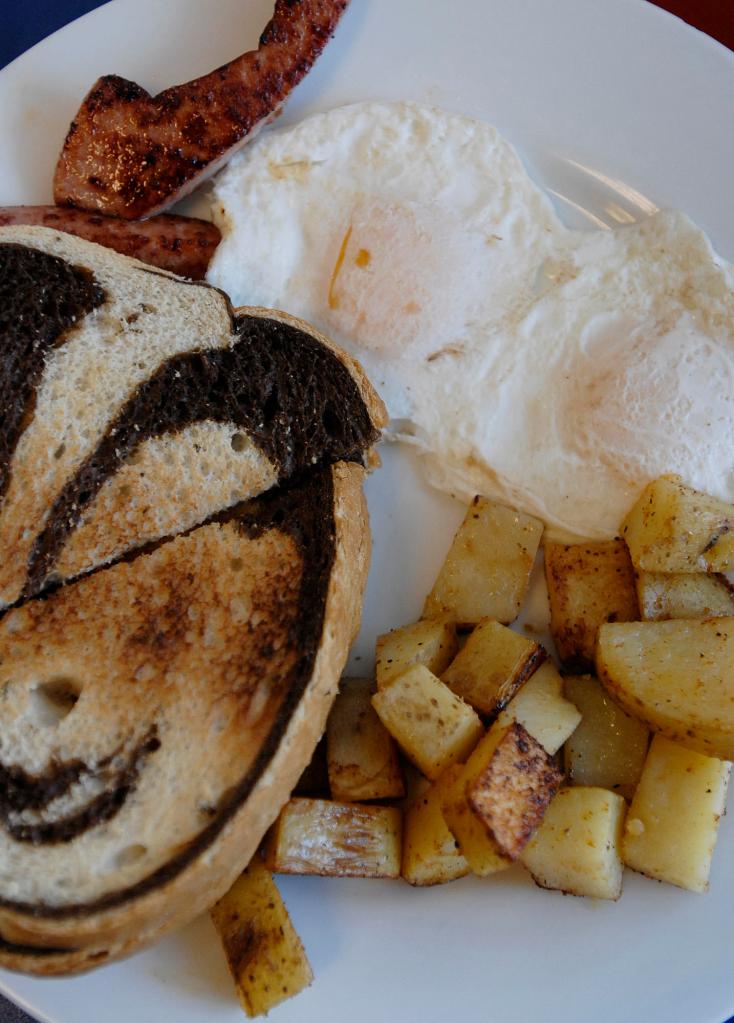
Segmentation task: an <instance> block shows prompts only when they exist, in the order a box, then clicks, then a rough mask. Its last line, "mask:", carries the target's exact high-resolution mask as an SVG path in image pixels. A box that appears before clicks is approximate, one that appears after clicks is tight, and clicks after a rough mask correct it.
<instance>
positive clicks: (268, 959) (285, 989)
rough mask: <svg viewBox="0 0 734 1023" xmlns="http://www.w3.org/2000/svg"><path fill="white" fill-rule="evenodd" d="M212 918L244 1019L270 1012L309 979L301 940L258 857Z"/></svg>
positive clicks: (220, 901)
mask: <svg viewBox="0 0 734 1023" xmlns="http://www.w3.org/2000/svg"><path fill="white" fill-rule="evenodd" d="M211 916H212V920H213V922H214V926H215V927H216V929H217V931H218V933H219V937H220V938H221V939H222V945H223V946H224V952H225V955H226V956H227V962H228V964H229V968H230V970H231V972H232V977H233V978H234V983H235V988H236V990H237V997H238V998H239V1000H240V1003H241V1005H242V1008H243V1009H244V1010H245V1013H246V1014H247V1015H248V1016H260V1015H263V1014H265V1013H267V1012H269V1010H270V1009H272V1008H274V1007H275V1006H276V1005H279V1004H280V1002H283V1001H285V999H286V998H291V997H292V996H293V995H297V994H298V992H299V991H302V990H303V989H304V988H305V987H308V985H309V984H310V983H311V981H312V980H313V973H312V972H311V967H310V965H309V962H308V959H307V958H306V953H305V951H304V949H303V945H302V943H301V939H300V938H299V937H298V935H297V934H296V930H295V928H294V926H293V924H292V923H291V918H290V917H289V916H288V911H287V909H286V908H285V906H284V905H283V900H282V899H281V897H280V892H279V891H278V889H277V887H276V885H275V882H274V881H273V878H272V877H271V875H270V871H269V870H268V869H267V867H266V866H265V864H264V863H263V862H262V860H261V859H260V857H259V856H256V857H255V858H254V859H253V860H252V862H251V863H250V865H249V867H248V868H247V869H246V870H245V872H244V874H242V875H241V876H240V877H239V878H238V879H237V880H236V881H235V883H234V884H233V885H232V887H231V888H230V890H229V891H228V892H227V894H226V895H224V896H223V897H222V898H221V899H220V900H219V902H217V903H216V905H215V906H214V907H213V908H212V911H211Z"/></svg>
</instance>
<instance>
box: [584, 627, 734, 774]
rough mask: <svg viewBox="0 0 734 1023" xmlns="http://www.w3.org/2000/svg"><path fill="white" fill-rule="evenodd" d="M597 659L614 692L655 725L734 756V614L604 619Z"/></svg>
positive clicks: (705, 749)
mask: <svg viewBox="0 0 734 1023" xmlns="http://www.w3.org/2000/svg"><path fill="white" fill-rule="evenodd" d="M596 663H597V672H598V675H599V678H600V679H601V681H602V682H603V684H604V686H605V687H606V689H607V690H608V692H609V693H610V694H611V696H612V698H613V699H614V700H616V701H617V703H619V704H620V705H621V706H622V707H624V709H625V710H626V711H628V712H629V713H630V714H632V715H634V716H635V717H638V718H640V719H641V720H642V721H644V722H645V723H646V724H647V725H648V727H649V728H651V729H652V730H653V731H656V732H662V733H663V734H664V735H666V736H667V737H668V738H669V739H672V740H673V742H680V744H681V745H682V746H687V747H688V748H689V749H695V750H698V752H699V753H706V754H707V755H709V756H713V757H720V758H721V759H722V760H732V759H734V618H731V617H727V618H707V619H702V620H701V621H684V620H675V621H668V622H624V623H619V624H612V625H602V627H601V629H600V630H599V645H598V647H597V660H596Z"/></svg>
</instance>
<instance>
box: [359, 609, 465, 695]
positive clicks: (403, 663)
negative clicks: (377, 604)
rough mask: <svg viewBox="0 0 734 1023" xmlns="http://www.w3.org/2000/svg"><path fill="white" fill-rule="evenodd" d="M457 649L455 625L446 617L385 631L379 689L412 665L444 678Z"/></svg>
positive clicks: (380, 651)
mask: <svg viewBox="0 0 734 1023" xmlns="http://www.w3.org/2000/svg"><path fill="white" fill-rule="evenodd" d="M458 648H459V647H458V640H457V638H456V626H455V625H454V623H453V622H451V621H449V620H448V619H447V618H426V619H424V620H422V621H420V622H414V623H413V624H412V625H404V626H403V627H402V629H393V630H392V631H391V632H386V633H385V634H384V635H382V636H378V638H377V650H376V662H375V675H376V677H377V686H378V688H381V687H382V686H385V685H387V683H388V682H390V681H391V680H392V679H394V678H396V677H397V676H398V675H399V674H400V673H401V672H402V671H404V670H405V669H406V668H409V667H410V666H411V665H412V664H424V665H425V666H426V668H428V670H429V671H431V672H433V674H434V675H441V673H442V672H443V671H444V670H445V669H446V668H447V667H448V665H449V664H451V662H452V660H453V659H454V657H455V656H456V651H457V650H458Z"/></svg>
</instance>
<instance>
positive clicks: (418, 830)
mask: <svg viewBox="0 0 734 1023" xmlns="http://www.w3.org/2000/svg"><path fill="white" fill-rule="evenodd" d="M461 769H462V766H461V764H452V765H451V767H448V768H447V769H446V770H445V771H444V773H443V774H442V775H441V777H440V778H438V779H437V781H435V782H434V783H433V784H432V785H431V787H430V788H429V789H428V791H426V792H424V793H423V794H422V795H420V796H418V797H417V798H416V799H415V800H414V801H413V803H412V804H411V805H410V806H409V807H408V808H407V810H406V811H405V815H404V817H403V865H402V875H403V877H404V878H405V880H406V881H408V883H409V884H412V885H433V884H445V883H446V882H447V881H454V880H456V878H458V877H464V875H465V874H468V873H469V864H468V863H467V862H466V860H465V859H464V857H463V856H462V855H461V853H460V852H459V849H458V847H457V845H456V839H455V838H454V836H453V835H452V834H451V832H450V831H449V829H448V827H447V826H446V821H445V820H444V816H443V813H442V809H441V808H442V806H443V802H444V799H445V798H446V793H447V792H448V790H449V789H450V787H451V786H452V785H453V784H454V782H455V781H456V777H457V774H459V773H460V772H461Z"/></svg>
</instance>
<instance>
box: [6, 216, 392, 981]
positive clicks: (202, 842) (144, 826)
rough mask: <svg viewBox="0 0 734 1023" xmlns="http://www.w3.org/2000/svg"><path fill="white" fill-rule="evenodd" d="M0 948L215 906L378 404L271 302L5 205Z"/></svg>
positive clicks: (343, 563) (324, 635)
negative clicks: (262, 303)
mask: <svg viewBox="0 0 734 1023" xmlns="http://www.w3.org/2000/svg"><path fill="white" fill-rule="evenodd" d="M0 331H2V335H3V337H2V346H3V347H2V353H1V357H0V407H1V409H2V420H1V426H0V601H1V603H2V608H4V611H2V612H0V613H1V615H2V616H1V617H0V964H1V965H5V966H9V967H11V968H15V969H23V970H29V971H32V972H38V973H62V972H70V971H74V970H80V969H86V968H89V967H90V966H93V965H96V964H98V963H101V962H104V961H107V960H109V959H110V958H114V957H119V956H121V955H125V954H127V953H129V952H130V951H132V950H134V949H136V948H138V947H140V946H142V945H145V944H147V943H149V942H150V941H152V940H154V939H155V938H156V937H158V936H159V935H161V934H163V933H166V932H167V931H169V930H171V929H172V928H174V927H176V926H180V925H181V924H183V923H185V922H187V921H188V920H189V919H191V918H192V917H193V916H195V915H196V914H197V913H199V912H200V911H202V910H204V909H206V908H207V907H208V906H209V905H211V904H212V903H213V902H214V901H216V899H217V898H219V897H220V896H221V895H222V894H223V892H224V891H225V890H226V889H227V888H228V887H229V885H230V884H231V883H232V881H233V880H234V878H235V877H236V876H237V874H238V872H239V871H240V870H241V869H242V868H243V867H244V865H245V864H246V863H247V861H248V860H249V858H250V857H251V855H252V853H253V852H254V850H255V848H256V847H257V844H258V842H259V840H260V838H261V837H262V835H263V833H264V831H265V830H266V828H267V827H268V825H269V824H270V823H271V821H272V820H273V819H274V818H275V816H276V815H277V812H278V810H279V809H280V806H281V805H282V803H283V802H284V801H285V800H286V799H287V797H288V795H289V793H290V791H291V789H292V788H293V786H294V784H295V782H296V780H297V779H298V777H299V775H300V773H301V771H302V770H303V768H304V767H305V765H306V763H307V762H308V760H309V758H310V755H311V753H312V751H313V748H314V746H315V744H316V742H317V740H318V738H319V736H320V735H321V733H322V731H323V728H324V725H325V720H326V715H327V713H328V710H329V706H330V704H331V701H332V698H333V696H334V694H335V692H336V689H337V684H338V678H339V675H340V673H341V670H342V668H343V665H344V662H345V660H346V656H347V652H348V648H349V645H350V643H351V641H352V639H353V636H354V634H355V632H356V629H357V627H358V623H359V616H360V612H361V600H362V592H363V587H364V582H365V578H366V572H367V567H368V562H369V528H368V522H367V515H366V510H365V506H364V499H363V496H362V489H361V487H362V480H363V476H364V472H365V465H366V463H368V462H369V460H370V458H371V457H372V454H371V452H372V448H373V446H374V444H375V443H376V441H377V440H378V438H379V430H380V427H381V426H382V425H383V424H384V418H385V413H384V408H383V406H382V404H381V402H380V400H379V398H377V396H376V395H375V393H374V391H373V390H372V388H371V386H370V384H369V382H368V381H367V380H366V378H365V376H364V374H363V373H362V371H361V369H360V367H359V366H358V365H357V364H356V363H355V362H354V361H352V360H351V359H349V357H348V356H346V355H345V354H344V353H343V352H341V351H340V350H339V349H337V348H336V347H335V346H334V345H333V344H331V342H329V341H328V340H327V339H326V338H324V337H323V336H321V335H319V334H318V333H317V332H316V331H314V330H313V329H312V328H311V327H309V326H308V325H306V324H304V323H303V322H301V321H298V320H295V319H293V318H292V317H289V316H287V315H286V314H283V313H276V312H272V311H266V310H262V309H240V310H233V309H232V308H231V306H230V304H229V302H228V300H227V298H226V296H224V295H223V294H222V293H221V292H219V291H217V290H216V289H214V288H210V287H208V286H206V285H202V284H198V283H192V282H189V281H186V280H183V279H180V278H176V277H174V276H172V275H170V274H166V273H163V272H158V271H153V270H151V269H150V268H149V267H146V266H145V265H144V264H141V263H138V262H136V261H134V260H131V259H127V258H126V257H124V256H119V255H117V254H116V253H113V252H111V251H108V250H107V249H103V248H101V247H99V246H96V245H93V244H91V243H88V242H84V241H80V240H78V239H75V238H72V237H71V236H68V235H63V234H61V233H59V232H56V231H52V230H48V229H45V228H7V229H0Z"/></svg>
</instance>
